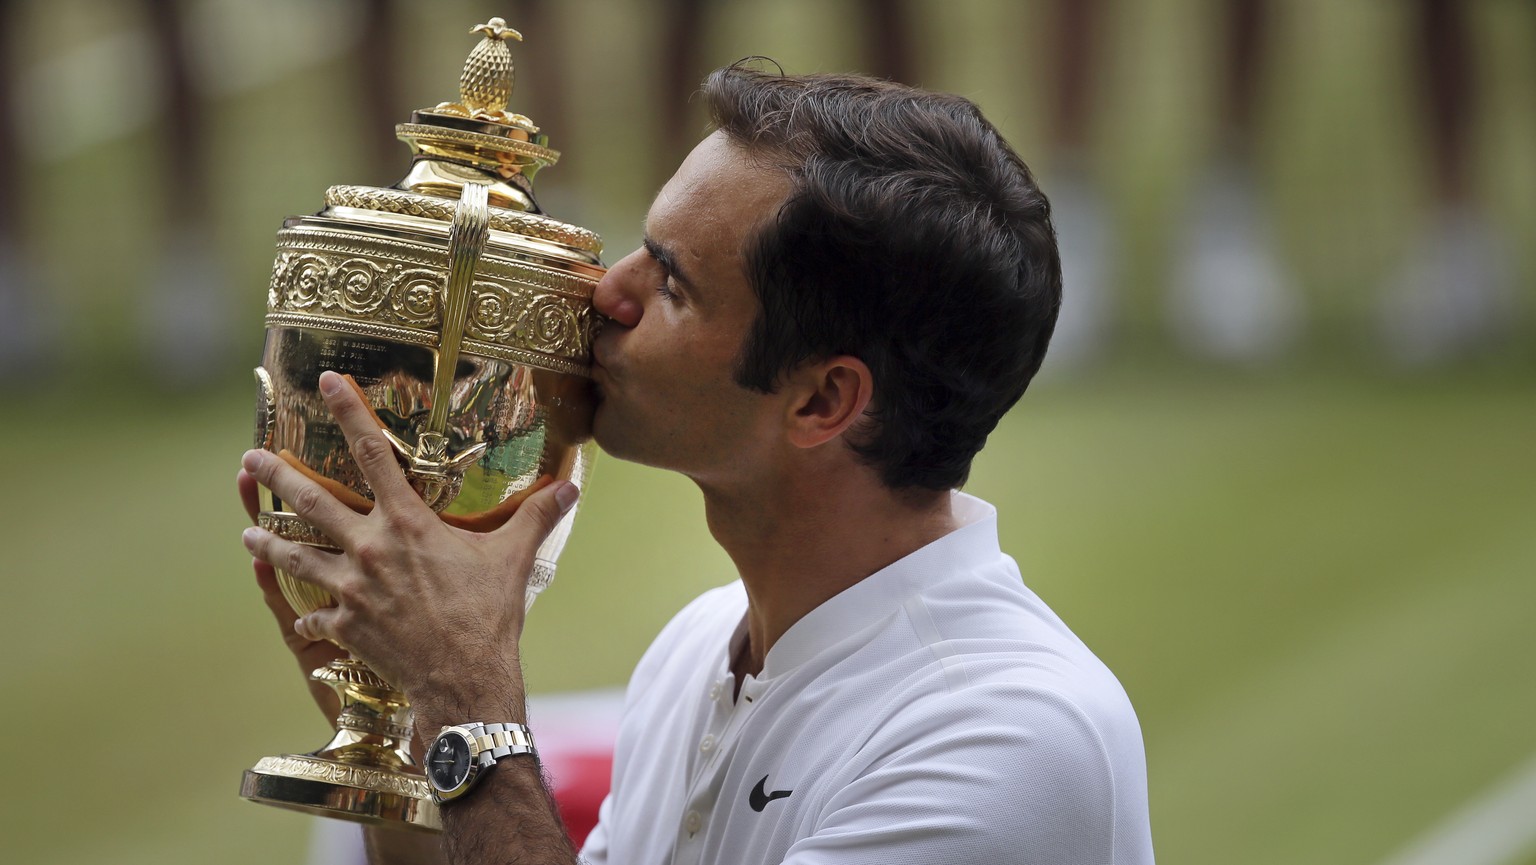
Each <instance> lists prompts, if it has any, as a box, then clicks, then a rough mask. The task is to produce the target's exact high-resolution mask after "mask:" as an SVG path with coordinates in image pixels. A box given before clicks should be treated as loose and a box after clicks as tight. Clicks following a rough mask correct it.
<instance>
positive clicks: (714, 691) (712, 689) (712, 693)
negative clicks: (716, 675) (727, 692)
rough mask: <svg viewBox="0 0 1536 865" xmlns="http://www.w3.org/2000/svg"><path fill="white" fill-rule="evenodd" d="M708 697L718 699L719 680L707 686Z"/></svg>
mask: <svg viewBox="0 0 1536 865" xmlns="http://www.w3.org/2000/svg"><path fill="white" fill-rule="evenodd" d="M709 698H710V699H711V700H718V699H720V683H719V682H716V683H714V684H713V685H710V686H709Z"/></svg>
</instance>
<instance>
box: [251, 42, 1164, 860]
mask: <svg viewBox="0 0 1536 865" xmlns="http://www.w3.org/2000/svg"><path fill="white" fill-rule="evenodd" d="M705 94H706V97H707V98H708V100H709V104H710V106H711V109H712V111H713V114H714V118H715V122H716V126H717V131H716V132H715V133H714V134H712V135H710V136H709V137H708V138H706V139H705V140H704V142H703V143H701V144H700V145H699V146H698V147H697V148H696V149H695V150H694V151H693V153H692V154H691V155H690V156H689V157H688V158H687V160H686V161H685V162H684V163H683V165H682V167H681V168H679V169H678V171H677V173H676V175H674V176H673V178H672V179H671V180H670V181H669V182H668V183H667V184H666V186H665V187H664V188H663V189H662V190H661V192H660V194H659V195H658V196H657V198H656V201H655V203H654V204H653V206H652V208H651V211H650V213H649V215H648V217H647V219H646V241H645V244H644V246H643V247H642V248H641V249H638V250H636V251H635V252H634V253H632V254H630V255H629V256H628V257H626V258H624V259H623V260H621V261H619V262H618V263H617V264H615V265H614V266H613V268H612V269H611V270H609V271H608V273H607V275H606V276H605V277H604V278H603V279H602V281H601V282H600V283H599V284H598V287H597V290H596V293H595V296H594V298H593V303H594V306H595V308H596V309H597V311H598V312H600V313H601V314H602V315H604V316H606V317H607V319H608V323H607V324H606V326H605V327H604V329H603V331H602V333H601V335H600V336H599V337H598V339H597V342H596V346H595V358H594V365H593V369H594V378H595V381H596V386H597V390H598V393H599V395H600V403H599V407H598V410H597V415H596V419H595V435H596V438H597V440H598V442H599V443H600V444H601V445H602V446H603V448H604V449H605V450H607V451H608V452H609V453H611V454H613V455H614V456H617V457H621V458H624V459H631V460H636V461H639V462H644V463H647V464H650V465H655V466H660V467H664V468H669V469H672V470H675V471H679V472H682V473H683V474H684V475H686V476H688V477H689V478H691V479H693V480H694V481H695V482H696V483H697V484H698V486H699V488H700V490H701V491H702V492H703V494H704V499H705V505H706V514H707V518H708V522H709V528H710V531H711V533H712V534H713V535H714V537H715V539H716V540H717V541H718V542H719V543H720V544H721V546H722V547H723V548H724V549H725V550H726V552H727V553H729V554H730V556H731V558H732V560H733V562H734V564H735V566H736V568H737V570H738V572H739V576H740V580H739V582H736V583H733V584H731V585H729V586H726V587H723V588H721V589H717V590H715V591H712V592H710V593H707V594H705V595H704V596H702V597H701V598H699V599H698V600H697V601H695V602H694V603H693V604H691V605H690V606H689V607H688V608H687V609H686V610H684V611H683V612H682V613H680V614H679V615H678V617H677V618H676V619H674V621H673V622H672V623H671V624H670V625H668V627H667V628H666V629H665V630H664V631H663V632H662V634H661V635H660V637H658V639H657V641H656V643H655V644H654V645H653V646H652V648H651V649H650V650H649V651H648V652H647V654H646V656H645V657H644V658H643V659H642V660H641V662H640V664H639V666H638V667H637V669H636V671H635V674H634V677H633V679H632V681H631V683H630V687H629V691H628V694H627V697H626V709H625V719H624V721H623V724H622V727H621V732H620V736H619V741H618V744H617V748H616V751H615V765H614V775H613V787H612V792H611V793H610V795H609V798H608V800H607V801H606V802H605V804H604V806H603V809H602V816H601V821H600V823H599V825H598V827H597V829H596V830H595V831H594V832H593V834H592V836H591V837H590V838H589V839H588V842H587V845H586V847H585V849H584V851H583V855H584V857H585V858H586V859H587V861H590V862H593V863H615V865H617V863H661V862H689V863H693V862H721V863H756V862H763V863H768V862H773V863H778V862H785V863H794V865H809V863H872V865H873V863H880V865H889V863H900V862H913V863H917V862H923V863H927V862H985V863H996V862H1029V863H1052V865H1061V863H1088V862H1093V863H1118V865H1140V863H1149V862H1151V861H1152V854H1151V840H1150V831H1149V828H1148V820H1147V803H1146V778H1145V763H1144V757H1143V753H1142V743H1141V735H1140V731H1139V728H1138V726H1137V722H1136V718H1135V715H1134V713H1133V712H1132V711H1131V707H1130V704H1129V702H1128V701H1127V700H1126V697H1125V694H1124V692H1123V691H1122V690H1121V689H1120V686H1119V685H1118V683H1117V682H1116V681H1115V679H1114V677H1113V676H1112V675H1111V674H1110V673H1109V671H1108V670H1107V669H1105V668H1104V666H1103V665H1102V664H1100V663H1099V662H1098V660H1097V659H1096V658H1094V656H1093V655H1092V653H1090V652H1089V651H1088V649H1087V648H1086V647H1084V646H1083V645H1082V643H1081V642H1079V641H1078V640H1077V639H1076V638H1075V637H1074V636H1073V635H1072V634H1071V632H1070V631H1069V630H1067V628H1066V626H1065V625H1063V624H1062V623H1061V621H1060V620H1059V619H1057V618H1056V617H1055V616H1054V615H1053V614H1052V613H1051V612H1050V611H1049V610H1048V609H1047V608H1046V607H1045V606H1044V605H1043V604H1042V603H1041V602H1040V601H1039V600H1038V599H1037V598H1036V597H1035V596H1034V595H1033V594H1031V593H1030V592H1029V591H1028V590H1027V589H1026V588H1024V586H1023V585H1022V583H1021V581H1020V578H1019V574H1018V570H1017V568H1016V566H1015V565H1014V564H1013V561H1012V560H1011V559H1009V558H1008V557H1007V556H1004V555H1003V554H1002V553H1001V552H1000V551H999V549H998V546H997V537H996V515H995V513H994V512H993V511H992V509H991V508H990V506H988V505H986V504H985V503H983V502H980V501H978V500H976V499H974V498H971V497H969V496H965V495H962V494H960V493H957V492H953V490H954V488H955V487H957V486H959V485H960V484H961V483H962V482H963V481H964V480H965V477H966V474H967V472H968V471H969V467H970V462H971V458H972V457H973V456H974V455H975V453H976V452H977V451H978V450H980V448H981V446H982V444H983V443H984V442H985V440H986V437H987V435H988V433H990V432H991V430H992V429H993V427H994V426H995V425H996V423H997V421H998V419H999V418H1000V417H1001V416H1002V415H1003V413H1004V412H1005V411H1006V410H1007V409H1008V408H1009V407H1010V406H1011V405H1012V404H1013V403H1014V402H1015V401H1016V400H1017V399H1018V397H1019V396H1020V395H1021V394H1022V393H1023V392H1024V389H1025V387H1026V386H1027V385H1028V383H1029V380H1030V378H1031V377H1032V376H1033V375H1034V373H1035V372H1036V371H1037V370H1038V369H1039V367H1040V362H1041V359H1042V357H1043V355H1044V352H1045V347H1046V344H1047V343H1048V341H1049V338H1050V333H1051V328H1052V326H1053V324H1054V321H1055V317H1056V310H1057V307H1058V306H1059V302H1060V281H1061V273H1060V266H1059V263H1058V260H1057V254H1056V246H1055V239H1054V236H1053V233H1052V230H1051V225H1050V218H1049V208H1048V205H1047V203H1046V200H1045V198H1044V197H1043V196H1042V195H1041V194H1040V192H1039V190H1038V189H1037V188H1036V187H1035V184H1034V181H1033V179H1032V178H1031V176H1030V174H1029V172H1028V169H1027V168H1026V167H1025V166H1024V164H1023V162H1021V161H1020V160H1019V158H1018V157H1017V156H1016V155H1015V154H1014V153H1013V151H1012V150H1010V149H1009V148H1008V146H1007V145H1006V144H1005V143H1004V142H1003V140H1002V138H1001V137H1000V136H999V135H998V134H997V131H996V130H995V129H994V128H993V127H992V126H991V125H990V124H988V123H987V122H986V121H985V120H984V119H983V118H982V117H981V114H980V112H979V111H978V110H977V109H976V107H975V106H974V105H972V104H971V103H969V102H967V101H965V100H963V99H960V98H958V97H953V96H944V95H938V94H932V93H925V92H922V91H917V90H913V89H909V88H906V87H902V86H900V85H896V84H891V83H888V82H883V81H875V80H870V79H864V78H856V77H838V76H811V77H803V78H797V77H786V76H779V75H769V74H764V73H759V72H754V71H750V70H746V69H741V68H735V67H733V68H728V69H724V70H720V71H717V72H716V73H714V74H713V75H712V76H711V77H710V78H709V80H708V81H707V82H706V84H705ZM321 390H322V392H323V393H324V394H325V395H326V399H327V404H328V405H329V406H330V408H331V410H332V411H333V412H334V413H335V414H336V417H337V420H338V422H339V423H340V425H341V426H342V428H343V429H344V430H345V431H346V433H347V435H348V439H349V440H350V441H351V443H352V447H353V452H354V453H355V454H356V456H357V459H358V463H359V464H360V466H361V467H362V469H363V471H364V472H365V474H366V475H367V477H368V479H369V482H370V483H371V484H372V487H373V490H374V493H375V495H376V498H377V502H378V504H377V507H376V508H375V510H374V511H373V513H372V514H370V515H368V516H359V515H357V514H355V513H353V512H352V511H350V510H348V509H347V508H346V507H345V506H343V505H342V504H340V503H339V502H336V501H335V500H334V499H331V498H330V497H329V496H327V495H325V494H324V492H323V491H322V490H320V489H319V488H318V487H316V486H315V485H313V484H311V483H310V482H308V481H307V480H305V479H304V478H302V477H301V476H299V475H298V473H296V472H294V471H293V470H291V469H289V468H288V467H287V466H286V465H285V464H284V463H282V461H280V460H278V459H276V458H274V457H273V456H272V455H270V454H267V453H265V452H262V451H252V452H249V453H247V454H246V455H245V459H244V463H243V465H244V472H243V473H242V477H241V484H242V488H243V490H244V491H245V493H246V496H247V501H248V502H249V501H250V498H251V491H252V490H253V489H254V485H255V483H256V481H260V482H261V483H265V484H267V485H269V486H271V487H272V488H273V489H274V490H275V491H276V492H277V493H278V494H279V495H281V496H282V497H283V499H284V500H286V501H290V502H293V503H294V504H295V507H296V509H297V510H298V511H299V513H301V514H302V515H304V516H305V517H307V518H308V519H310V520H311V521H313V522H314V523H315V524H316V525H318V526H319V527H320V528H321V529H322V530H324V531H325V532H326V533H327V534H328V535H330V536H331V537H332V538H334V539H337V541H338V542H339V543H340V544H341V545H342V546H343V547H344V548H345V549H346V551H347V552H346V553H345V554H334V555H332V554H326V553H322V552H318V551H316V550H313V549H310V548H305V547H300V546H295V545H293V544H290V543H286V542H284V541H282V540H280V539H278V538H276V537H274V536H272V535H270V534H267V533H264V532H262V531H260V530H258V529H250V530H247V533H246V543H247V546H248V547H249V548H250V549H251V551H252V552H253V554H254V555H255V556H256V557H257V558H258V559H259V560H261V561H264V562H271V563H277V564H280V565H282V566H283V567H285V568H287V569H288V570H289V571H290V572H292V573H293V574H294V575H295V576H296V577H298V578H300V579H303V580H307V581H311V582H313V583H315V584H317V585H320V586H322V587H324V588H326V589H328V590H329V591H330V592H331V593H332V594H333V595H335V596H336V598H337V600H338V606H337V607H335V608H333V609H325V610H320V611H318V612H315V613H311V614H309V615H307V616H305V617H304V618H303V619H301V620H299V621H298V622H297V623H295V625H294V626H293V628H292V630H290V631H289V632H287V633H286V634H285V636H286V637H287V639H288V641H289V645H290V647H292V648H294V650H295V651H296V652H297V653H299V654H300V656H301V661H305V662H309V663H312V662H313V661H315V660H318V659H317V658H315V657H313V655H314V653H315V652H317V651H318V650H317V649H316V648H315V647H316V646H317V645H322V644H317V643H314V642H310V641H318V640H321V639H324V638H329V639H333V640H335V641H337V642H339V643H340V644H342V645H345V646H348V647H349V648H351V649H352V650H353V651H354V652H355V653H356V654H357V655H359V656H360V657H361V658H362V659H364V660H366V661H367V662H368V663H369V664H371V665H372V666H373V667H374V668H375V669H376V670H378V672H379V673H380V674H382V675H383V676H385V677H386V678H387V679H389V680H390V681H391V682H394V683H396V684H397V685H399V686H400V687H401V688H402V689H403V690H404V691H405V692H406V694H407V695H409V696H410V698H411V701H412V703H413V705H414V706H415V707H416V719H417V726H418V734H419V735H420V736H421V738H423V739H424V740H426V741H431V740H432V738H433V737H434V736H435V735H436V734H437V731H438V730H439V729H440V728H442V727H444V726H446V725H456V724H469V723H492V722H497V723H514V724H517V723H522V722H524V721H525V720H526V719H525V717H524V708H523V701H524V694H523V688H522V675H521V671H520V669H519V663H518V637H519V635H520V634H521V631H522V626H523V620H522V616H523V604H522V593H523V586H524V582H525V580H526V576H527V573H528V570H529V568H530V566H531V562H532V556H533V552H534V550H535V548H536V547H537V546H538V544H539V542H540V540H541V539H542V538H543V537H544V535H545V534H546V533H547V532H548V531H549V530H550V529H551V528H552V527H553V525H554V524H555V522H556V521H557V520H558V519H559V516H560V515H561V514H562V513H563V512H564V511H565V510H566V509H568V508H569V507H570V506H571V504H573V503H574V501H575V498H576V493H577V491H576V490H575V488H574V487H572V486H570V485H569V484H559V485H554V486H551V487H549V488H547V489H545V490H543V491H542V492H540V493H539V494H537V495H535V496H533V497H532V498H530V499H529V500H528V501H527V503H526V504H524V505H523V507H522V509H521V510H520V511H519V512H518V514H517V516H516V517H515V518H514V519H513V520H512V521H511V522H510V523H508V524H507V525H506V526H505V527H503V528H502V529H500V530H498V531H495V532H492V533H489V534H483V535H476V534H470V533H465V532H460V531H457V530H455V529H452V528H449V527H448V526H446V525H444V524H443V523H442V522H440V521H439V520H437V519H436V518H435V517H434V516H433V514H432V513H431V511H429V510H428V509H427V508H426V507H425V506H424V505H422V504H421V502H420V501H419V500H418V499H417V498H416V497H415V495H414V494H412V493H411V491H410V488H409V486H408V485H407V484H406V482H405V480H404V478H403V477H402V476H401V473H400V471H399V469H398V467H397V466H396V463H395V458H394V456H393V454H392V452H391V450H390V448H389V446H388V445H387V444H386V443H385V442H384V440H383V439H382V438H381V437H380V436H379V434H378V432H377V429H376V427H375V425H374V422H373V421H372V420H371V418H370V416H369V413H368V411H367V409H366V408H365V406H364V405H363V404H362V403H361V401H360V400H359V399H358V398H357V397H355V396H354V395H353V394H352V392H351V390H350V389H348V388H346V387H344V386H343V385H342V380H341V379H340V378H339V377H338V376H336V375H335V374H334V373H327V374H326V375H324V376H322V378H321ZM258 570H259V571H260V572H262V582H263V586H264V588H265V589H266V592H267V595H268V600H269V603H270V604H272V606H273V608H274V610H275V611H277V613H278V615H279V619H280V621H292V612H291V611H290V610H288V609H287V608H286V607H285V606H284V605H283V604H282V602H281V599H280V597H278V596H277V595H276V593H275V591H274V588H273V585H272V580H271V574H270V570H269V569H263V568H262V567H261V566H259V567H258ZM306 653H307V654H306ZM443 819H444V834H443V844H442V849H443V852H445V853H446V855H447V858H448V859H449V860H450V861H454V862H495V861H527V862H571V861H574V859H573V853H572V851H571V850H569V848H568V847H567V846H566V845H565V843H564V840H563V836H562V834H561V829H560V825H559V822H558V818H557V817H556V816H555V812H554V809H553V808H552V807H551V805H550V803H549V801H548V796H547V794H546V793H545V790H544V787H543V785H542V783H541V782H540V778H539V771H538V766H537V763H536V761H535V760H533V759H531V758H529V757H526V756H524V757H510V758H506V759H502V760H500V761H499V762H498V763H497V764H496V765H495V767H494V770H493V771H491V772H489V773H488V775H486V777H485V778H484V780H483V781H482V782H481V783H479V785H478V788H477V789H474V790H472V791H470V792H469V793H468V794H467V795H465V796H463V797H461V798H459V799H457V800H455V801H451V802H448V803H446V804H445V805H444V806H443ZM370 840H371V842H372V844H373V845H374V848H375V849H374V850H373V852H374V854H375V856H376V858H381V859H382V858H387V857H388V856H390V855H394V854H399V853H402V852H405V851H402V849H401V845H404V844H406V843H409V842H410V841H411V840H412V839H411V838H410V837H408V836H405V835H403V834H401V835H393V836H391V835H387V834H386V833H379V832H376V833H374V834H373V835H372V836H370ZM386 845H389V847H390V849H385V847H386ZM414 852H418V853H429V852H433V851H428V850H425V849H423V850H418V851H414Z"/></svg>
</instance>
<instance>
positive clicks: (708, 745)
mask: <svg viewBox="0 0 1536 865" xmlns="http://www.w3.org/2000/svg"><path fill="white" fill-rule="evenodd" d="M714 747H715V737H714V736H705V737H704V740H703V741H702V742H700V743H699V750H700V751H703V752H704V753H706V754H707V753H709V752H710V751H711V750H713V749H714Z"/></svg>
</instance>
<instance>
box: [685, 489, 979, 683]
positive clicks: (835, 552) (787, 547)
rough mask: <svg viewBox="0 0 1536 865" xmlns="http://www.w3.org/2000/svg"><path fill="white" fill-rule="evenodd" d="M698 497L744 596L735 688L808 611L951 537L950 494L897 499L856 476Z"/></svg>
mask: <svg viewBox="0 0 1536 865" xmlns="http://www.w3.org/2000/svg"><path fill="white" fill-rule="evenodd" d="M700 487H701V489H703V492H704V505H705V513H706V515H707V517H708V521H709V530H710V533H711V534H712V535H714V537H715V540H716V541H717V542H719V544H720V546H721V547H723V548H724V549H725V551H726V553H727V554H728V555H730V557H731V560H732V561H733V562H735V564H736V569H737V571H738V573H740V575H741V581H742V583H743V584H744V585H745V586H746V591H747V621H746V623H747V633H748V642H747V645H746V647H745V649H744V651H742V652H741V653H740V654H739V655H737V656H736V657H735V660H734V661H733V662H732V670H733V672H735V673H736V676H737V680H738V682H739V681H740V680H741V678H742V677H743V676H746V675H748V674H753V675H755V674H757V673H759V672H761V671H762V668H763V659H764V658H765V657H766V656H767V654H768V650H769V649H771V648H773V644H774V643H775V642H777V641H778V639H779V638H780V637H781V636H783V635H784V632H785V631H787V630H789V628H790V626H792V625H794V623H795V622H798V621H799V620H800V619H801V618H802V617H803V616H805V615H806V614H807V613H809V612H810V611H811V610H814V609H816V607H818V606H820V605H821V604H822V603H824V602H826V601H827V600H828V599H830V598H831V597H833V596H834V595H836V594H838V593H839V592H842V591H843V590H844V589H847V588H848V587H850V586H852V585H854V584H855V583H857V582H859V581H860V580H863V579H864V578H865V577H868V576H869V575H871V574H873V573H875V572H876V571H879V570H880V569H882V568H884V567H886V566H887V565H889V564H891V563H893V562H895V561H897V560H899V559H901V558H903V557H905V556H907V555H908V554H910V553H912V552H914V551H916V550H918V549H920V548H922V547H924V546H926V545H927V544H929V543H931V542H933V541H935V540H937V539H939V538H941V537H943V536H944V535H946V534H948V533H950V532H951V531H953V530H954V529H955V528H956V522H955V517H954V514H953V512H952V510H951V506H950V494H949V493H947V492H942V493H931V494H922V495H916V496H914V495H911V494H908V493H900V494H899V493H895V492H893V491H891V490H889V489H887V488H886V487H885V486H884V485H883V484H881V483H880V482H879V480H878V478H876V477H875V475H874V473H873V472H871V471H870V470H868V469H866V468H864V467H862V466H857V467H850V468H848V469H847V470H846V471H842V472H835V473H830V474H820V475H816V476H807V477H799V478H794V479H790V480H789V481H788V482H786V480H785V479H784V478H782V477H780V478H775V479H773V481H772V482H770V483H762V484H756V485H754V488H753V489H736V490H723V489H718V488H712V487H710V486H708V485H705V484H702V483H701V484H700Z"/></svg>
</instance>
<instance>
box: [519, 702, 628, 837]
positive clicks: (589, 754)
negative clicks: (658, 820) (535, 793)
mask: <svg viewBox="0 0 1536 865" xmlns="http://www.w3.org/2000/svg"><path fill="white" fill-rule="evenodd" d="M623 708H624V692H623V691H621V690H609V691H584V692H581V693H575V694H553V695H548V696H536V697H533V698H530V699H529V701H528V726H529V727H531V728H532V729H533V738H534V742H535V743H536V744H537V745H538V748H539V762H540V763H542V764H543V766H544V771H545V773H546V775H547V776H548V778H549V782H550V785H551V787H552V788H553V790H552V792H553V793H554V794H555V802H556V804H558V805H559V807H560V818H561V819H562V820H564V821H565V831H566V833H567V834H569V835H570V836H571V843H572V844H574V845H575V846H576V849H578V850H580V849H581V845H582V842H584V841H586V839H587V835H588V833H590V832H591V831H592V827H594V826H596V825H597V812H598V809H599V808H600V807H601V806H602V804H603V798H604V797H606V796H607V795H608V787H609V784H610V783H611V782H612V779H613V744H614V741H615V740H616V739H617V738H618V733H619V716H620V714H621V713H622V712H623Z"/></svg>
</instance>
